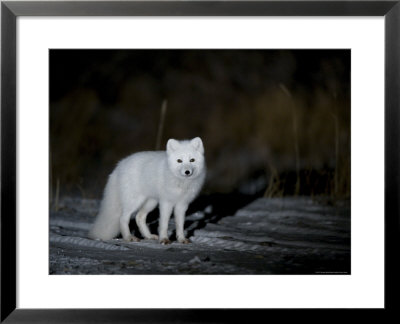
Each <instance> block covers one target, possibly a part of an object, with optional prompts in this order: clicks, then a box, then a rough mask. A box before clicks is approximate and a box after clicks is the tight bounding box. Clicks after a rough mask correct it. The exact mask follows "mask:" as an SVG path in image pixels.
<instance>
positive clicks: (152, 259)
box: [49, 197, 350, 274]
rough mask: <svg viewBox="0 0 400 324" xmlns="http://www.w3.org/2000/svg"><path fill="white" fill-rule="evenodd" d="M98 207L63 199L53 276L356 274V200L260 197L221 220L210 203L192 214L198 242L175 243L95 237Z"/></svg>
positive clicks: (56, 222)
mask: <svg viewBox="0 0 400 324" xmlns="http://www.w3.org/2000/svg"><path fill="white" fill-rule="evenodd" d="M98 207H99V201H98V200H90V199H79V198H64V199H63V200H62V201H61V202H60V206H59V210H58V211H57V212H51V213H50V235H49V240H50V260H49V261H50V262H49V265H50V269H49V272H50V274H316V273H322V272H330V273H338V274H339V273H347V274H350V202H349V201H345V200H343V201H339V202H336V203H335V204H328V203H326V202H325V201H323V200H321V201H316V200H313V199H311V198H305V197H296V198H293V197H288V198H259V199H256V200H255V201H253V202H252V203H250V204H248V205H247V206H244V207H243V208H241V209H239V210H238V211H237V212H236V213H234V215H230V216H226V217H223V218H221V219H220V220H219V221H217V220H218V219H219V218H218V217H216V215H213V210H214V209H215V208H213V206H212V205H207V206H206V207H205V209H204V210H199V211H196V212H194V213H192V214H190V215H188V216H187V217H186V223H185V229H186V232H187V233H190V235H191V236H190V237H189V238H190V240H191V241H192V243H191V244H180V243H177V242H176V241H175V238H174V237H172V239H173V242H172V244H170V245H161V244H159V243H158V242H157V241H153V240H142V241H140V242H125V241H124V240H122V239H120V238H117V239H113V240H109V241H105V242H103V241H96V240H91V239H89V238H88V237H87V232H88V229H89V228H90V226H91V224H92V222H93V221H94V218H95V216H96V212H97V210H98ZM149 219H150V220H149V225H150V228H151V229H152V230H153V229H154V228H157V223H158V222H157V219H154V220H151V217H149ZM134 223H135V222H134V221H132V222H131V226H133V225H134ZM153 232H154V230H153ZM169 234H170V235H173V234H174V221H173V219H171V221H170V226H169Z"/></svg>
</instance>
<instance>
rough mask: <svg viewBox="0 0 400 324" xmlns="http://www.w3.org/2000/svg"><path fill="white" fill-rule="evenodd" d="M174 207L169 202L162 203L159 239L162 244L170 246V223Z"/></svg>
mask: <svg viewBox="0 0 400 324" xmlns="http://www.w3.org/2000/svg"><path fill="white" fill-rule="evenodd" d="M172 209H173V205H172V204H171V203H169V202H167V201H160V221H159V227H158V237H159V242H160V243H161V244H169V243H171V241H170V240H169V239H168V222H169V218H170V217H171V213H172Z"/></svg>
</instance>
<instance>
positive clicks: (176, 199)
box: [89, 137, 206, 244]
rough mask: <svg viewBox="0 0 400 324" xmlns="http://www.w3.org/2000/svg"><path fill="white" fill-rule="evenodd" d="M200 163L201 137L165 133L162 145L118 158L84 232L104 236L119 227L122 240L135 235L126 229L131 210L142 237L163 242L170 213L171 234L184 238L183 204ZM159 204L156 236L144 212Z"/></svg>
mask: <svg viewBox="0 0 400 324" xmlns="http://www.w3.org/2000/svg"><path fill="white" fill-rule="evenodd" d="M205 175H206V167H205V160H204V147H203V142H202V140H201V139H200V138H199V137H196V138H194V139H192V140H185V141H177V140H174V139H170V140H168V142H167V150H166V151H148V152H139V153H135V154H132V155H130V156H128V157H127V158H125V159H123V160H121V161H120V162H119V163H118V165H117V167H116V168H115V169H114V171H113V172H112V173H111V174H110V176H109V178H108V182H107V184H106V187H105V189H104V196H103V200H102V202H101V206H100V211H99V214H98V215H97V218H96V221H95V223H94V225H93V227H92V229H91V230H90V232H89V237H90V238H93V239H101V240H110V239H112V238H114V237H116V236H117V235H118V234H119V233H121V234H122V237H123V238H124V240H126V241H138V239H137V238H136V237H135V236H133V235H132V234H131V232H130V230H129V221H130V219H131V216H132V214H133V213H135V212H137V213H136V223H137V225H138V228H139V230H140V233H141V234H142V236H143V237H144V238H146V239H158V240H159V241H160V243H162V244H168V243H170V241H169V240H168V234H167V230H168V222H169V218H170V216H171V213H172V211H174V215H175V224H176V237H177V240H178V241H179V242H181V243H189V242H190V241H189V240H188V239H186V238H185V235H184V231H183V227H184V221H185V213H186V210H187V208H188V205H189V204H190V203H191V202H192V201H193V199H194V198H195V197H196V196H197V195H198V193H199V192H200V190H201V187H202V185H203V183H204V180H205ZM158 204H159V209H160V220H159V228H158V236H157V235H153V234H151V233H150V231H149V228H148V227H147V225H146V216H147V214H148V213H149V212H151V211H152V210H153V209H154V208H156V207H157V205H158Z"/></svg>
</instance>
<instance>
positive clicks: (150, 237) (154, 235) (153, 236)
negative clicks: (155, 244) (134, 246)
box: [146, 234, 158, 240]
mask: <svg viewBox="0 0 400 324" xmlns="http://www.w3.org/2000/svg"><path fill="white" fill-rule="evenodd" d="M146 239H147V240H158V235H156V234H151V235H150V236H149V237H146Z"/></svg>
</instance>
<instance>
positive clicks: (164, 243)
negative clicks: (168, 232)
mask: <svg viewBox="0 0 400 324" xmlns="http://www.w3.org/2000/svg"><path fill="white" fill-rule="evenodd" d="M160 243H161V244H162V245H166V244H171V241H170V240H169V239H167V238H163V239H161V240H160Z"/></svg>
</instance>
